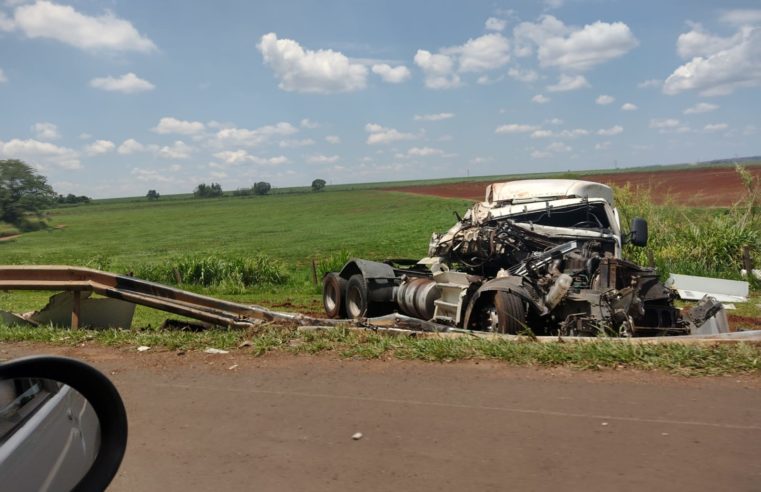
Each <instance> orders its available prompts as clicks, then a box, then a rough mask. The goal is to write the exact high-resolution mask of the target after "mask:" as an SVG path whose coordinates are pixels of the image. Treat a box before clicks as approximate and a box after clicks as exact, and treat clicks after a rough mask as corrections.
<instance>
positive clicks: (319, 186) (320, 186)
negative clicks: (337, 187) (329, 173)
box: [312, 179, 327, 191]
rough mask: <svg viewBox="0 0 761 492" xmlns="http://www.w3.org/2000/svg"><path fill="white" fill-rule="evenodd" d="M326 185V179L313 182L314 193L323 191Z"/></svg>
mask: <svg viewBox="0 0 761 492" xmlns="http://www.w3.org/2000/svg"><path fill="white" fill-rule="evenodd" d="M326 184H327V183H325V180H324V179H315V180H314V181H312V191H322V190H323V189H324V188H325V185H326Z"/></svg>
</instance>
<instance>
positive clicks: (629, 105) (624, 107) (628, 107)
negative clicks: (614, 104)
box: [621, 102, 639, 111]
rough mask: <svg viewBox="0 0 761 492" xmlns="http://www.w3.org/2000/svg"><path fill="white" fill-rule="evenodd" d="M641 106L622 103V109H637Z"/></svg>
mask: <svg viewBox="0 0 761 492" xmlns="http://www.w3.org/2000/svg"><path fill="white" fill-rule="evenodd" d="M638 109H639V108H638V107H637V105H636V104H632V103H629V102H628V103H624V104H622V105H621V111H637V110H638Z"/></svg>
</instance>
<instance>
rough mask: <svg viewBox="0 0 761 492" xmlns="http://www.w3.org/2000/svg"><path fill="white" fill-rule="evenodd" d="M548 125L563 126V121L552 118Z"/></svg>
mask: <svg viewBox="0 0 761 492" xmlns="http://www.w3.org/2000/svg"><path fill="white" fill-rule="evenodd" d="M547 123H549V124H550V125H562V124H563V120H561V119H560V118H552V119H551V120H549V121H548V122H547Z"/></svg>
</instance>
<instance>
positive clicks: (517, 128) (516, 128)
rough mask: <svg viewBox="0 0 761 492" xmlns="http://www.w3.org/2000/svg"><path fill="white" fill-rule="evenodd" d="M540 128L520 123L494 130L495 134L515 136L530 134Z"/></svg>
mask: <svg viewBox="0 0 761 492" xmlns="http://www.w3.org/2000/svg"><path fill="white" fill-rule="evenodd" d="M538 129H539V127H538V126H534V125H523V124H519V123H510V124H508V125H502V126H498V127H497V129H496V130H494V133H500V134H508V135H509V134H514V133H528V132H533V131H536V130H538Z"/></svg>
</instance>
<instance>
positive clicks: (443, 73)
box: [415, 50, 460, 89]
mask: <svg viewBox="0 0 761 492" xmlns="http://www.w3.org/2000/svg"><path fill="white" fill-rule="evenodd" d="M415 64H416V65H417V66H418V67H420V69H421V70H422V71H423V73H424V74H425V86H426V87H428V88H429V89H452V88H454V87H459V86H460V76H459V75H457V74H456V73H454V60H453V59H452V57H450V56H447V55H441V54H432V53H431V52H430V51H426V50H417V53H415Z"/></svg>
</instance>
